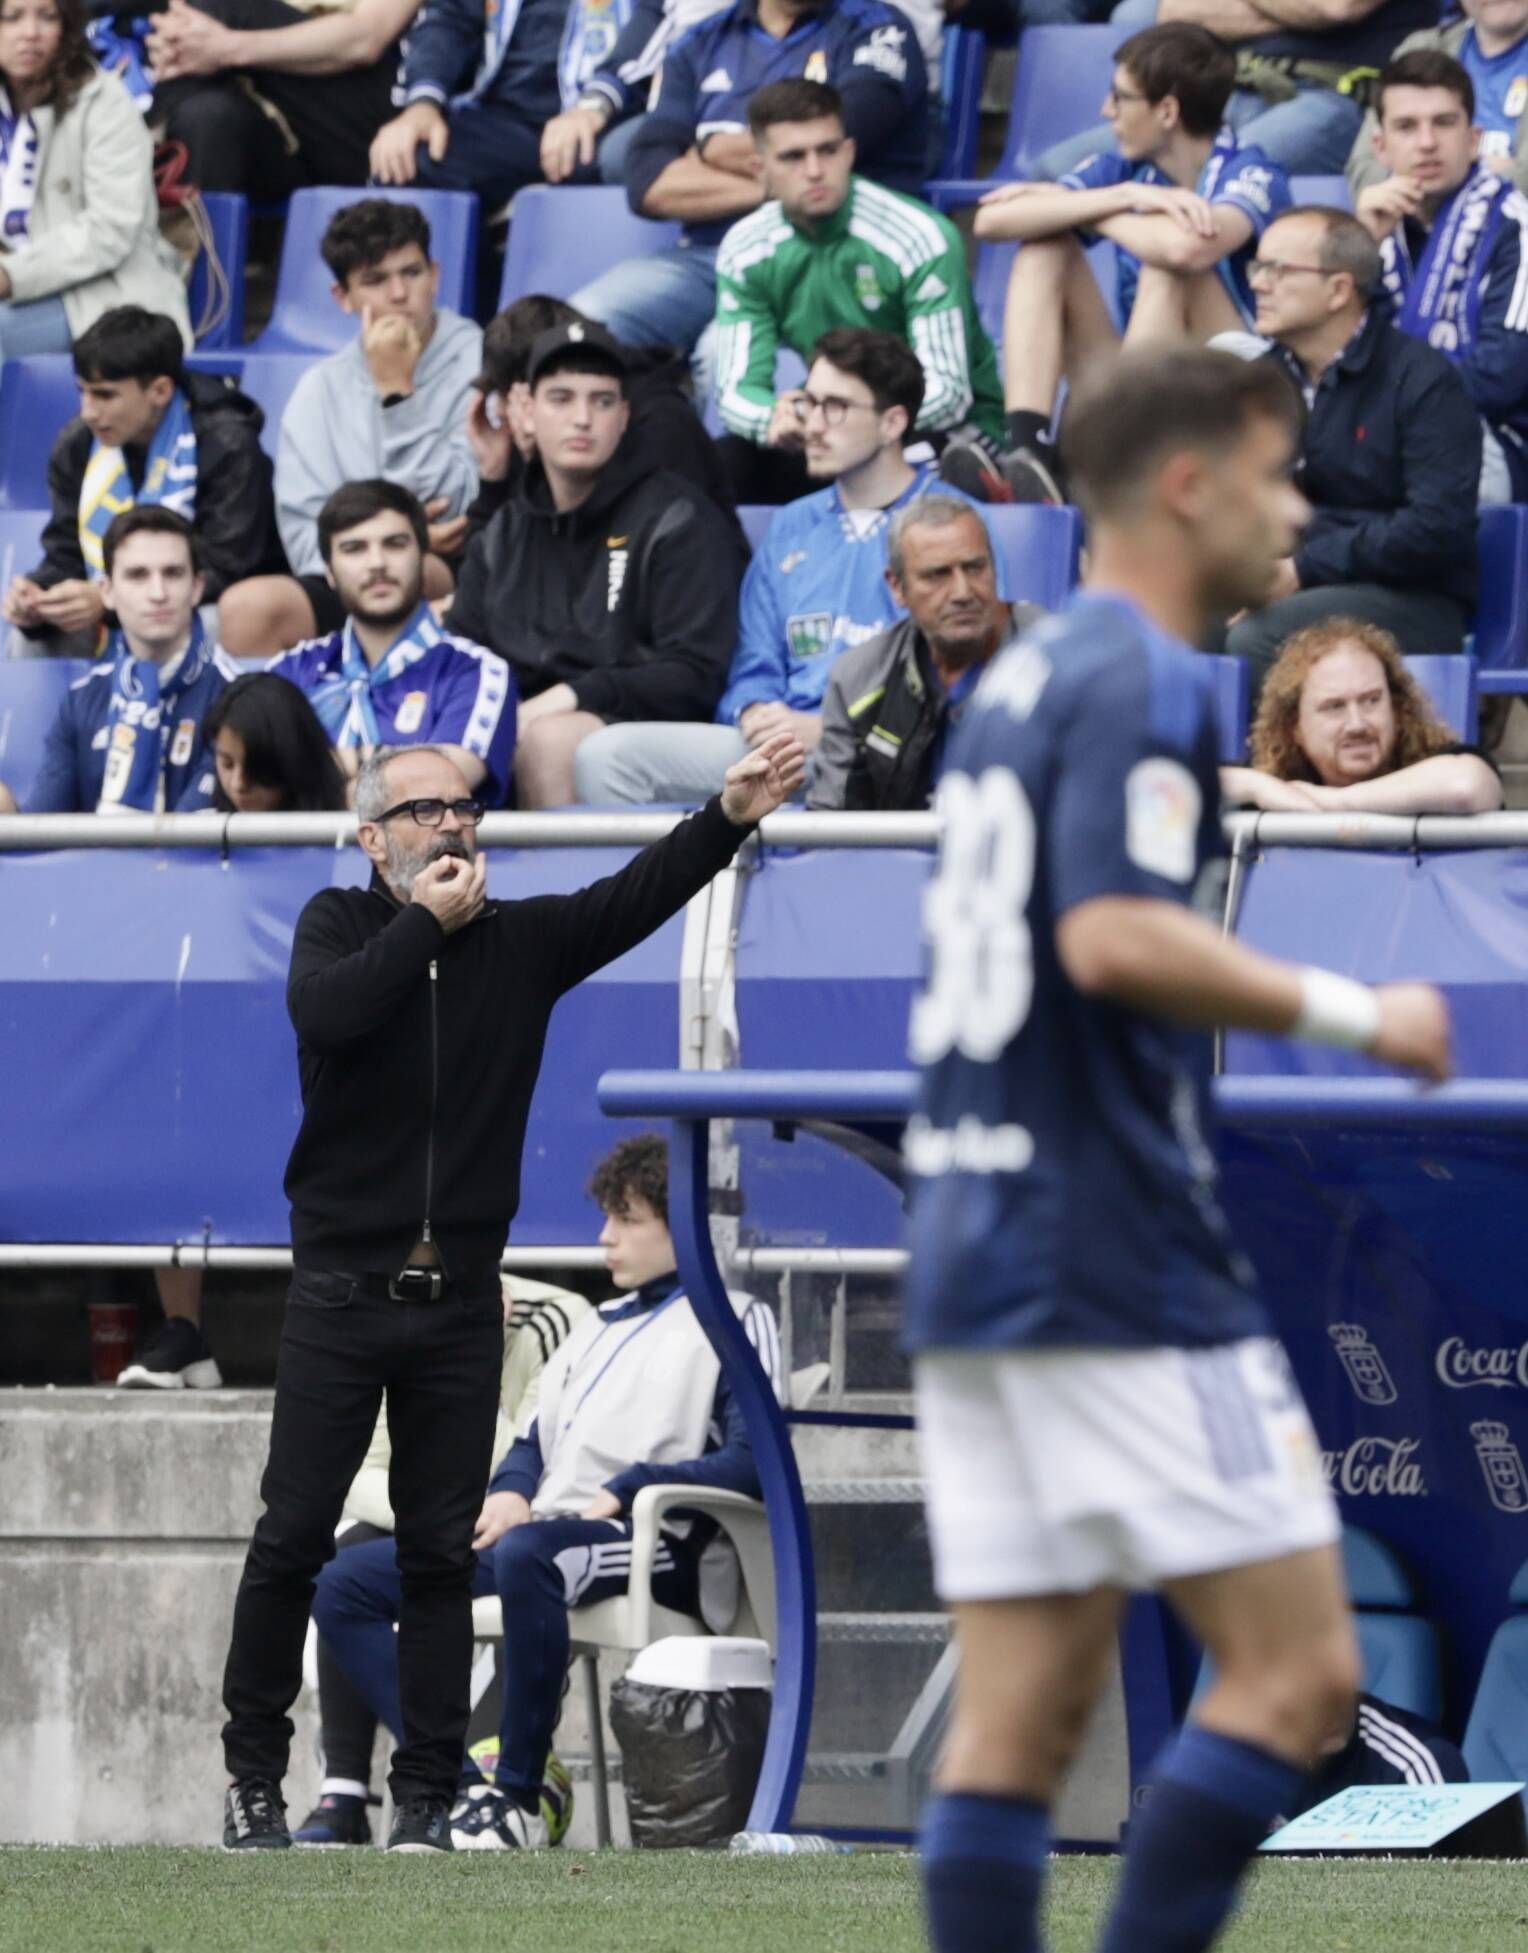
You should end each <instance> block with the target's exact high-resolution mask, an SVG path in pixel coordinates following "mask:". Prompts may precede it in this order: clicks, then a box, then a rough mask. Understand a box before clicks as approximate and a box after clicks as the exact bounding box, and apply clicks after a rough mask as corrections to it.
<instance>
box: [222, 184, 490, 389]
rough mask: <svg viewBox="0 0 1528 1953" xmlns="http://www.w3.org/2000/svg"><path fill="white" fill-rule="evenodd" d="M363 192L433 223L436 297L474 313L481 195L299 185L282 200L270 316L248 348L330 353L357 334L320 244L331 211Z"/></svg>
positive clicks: (455, 308)
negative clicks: (409, 207) (406, 206)
mask: <svg viewBox="0 0 1528 1953" xmlns="http://www.w3.org/2000/svg"><path fill="white" fill-rule="evenodd" d="M365 197H384V198H386V199H387V201H388V202H389V203H412V204H417V205H418V207H419V209H420V210H422V211H423V212H424V215H425V219H426V221H427V222H428V224H429V226H430V255H431V256H432V257H433V258H435V259H436V260H437V262H438V263H439V265H440V303H441V304H442V305H443V306H446V307H447V308H449V309H450V310H451V311H453V312H460V313H462V314H464V315H465V316H466V317H467V318H471V317H472V311H473V302H474V298H475V296H476V290H477V243H478V201H477V198H476V197H475V196H473V195H472V194H471V193H470V192H469V191H466V190H417V189H415V188H413V186H412V185H410V186H408V187H406V188H404V189H401V190H379V189H367V190H337V189H324V190H298V191H297V192H296V193H295V195H294V196H293V198H292V201H291V203H290V204H289V205H288V206H287V216H286V229H285V231H284V233H283V235H282V240H281V263H280V265H279V267H278V269H277V272H276V303H275V305H274V307H273V308H272V311H271V322H270V324H269V325H268V326H267V327H266V328H265V330H264V332H262V333H261V334H260V336H259V338H258V339H255V340H254V341H252V343H251V345H250V348H249V350H250V351H251V352H252V353H332V352H335V351H337V350H338V349H339V348H340V347H341V346H347V345H349V343H350V341H351V340H352V339H353V338H354V337H355V332H356V321H355V320H354V319H353V318H351V316H350V314H349V313H348V312H342V311H341V310H340V308H339V307H338V306H337V305H336V304H335V302H334V295H333V293H332V292H331V290H330V286H331V285H332V283H333V280H332V279H331V277H330V275H329V267H328V266H327V265H326V264H325V263H324V261H323V258H322V257H321V256H320V254H319V248H318V247H319V242H320V240H321V239H322V237H323V234H324V232H325V230H326V229H327V228H328V225H329V220H330V218H331V217H333V216H334V214H335V212H336V211H339V210H343V209H344V208H345V207H346V206H347V205H349V204H353V203H359V202H360V201H361V200H362V198H365Z"/></svg>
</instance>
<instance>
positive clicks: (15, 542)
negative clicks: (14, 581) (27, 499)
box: [0, 509, 48, 590]
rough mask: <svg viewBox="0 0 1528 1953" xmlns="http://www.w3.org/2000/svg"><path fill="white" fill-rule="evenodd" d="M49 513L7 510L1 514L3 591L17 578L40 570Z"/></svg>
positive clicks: (1, 581) (1, 579)
mask: <svg viewBox="0 0 1528 1953" xmlns="http://www.w3.org/2000/svg"><path fill="white" fill-rule="evenodd" d="M47 520H48V511H47V510H46V509H6V510H5V511H4V512H3V513H0V590H4V589H6V588H7V587H8V585H9V584H10V580H11V578H12V577H13V576H20V575H25V574H26V572H27V571H28V570H34V569H36V567H37V565H38V563H39V562H40V561H41V560H42V532H43V529H44V527H45V525H46V523H47Z"/></svg>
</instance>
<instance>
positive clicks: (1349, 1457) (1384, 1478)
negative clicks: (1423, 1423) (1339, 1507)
mask: <svg viewBox="0 0 1528 1953" xmlns="http://www.w3.org/2000/svg"><path fill="white" fill-rule="evenodd" d="M1420 1449H1421V1440H1420V1438H1354V1440H1353V1442H1352V1443H1351V1444H1350V1445H1348V1446H1347V1447H1346V1448H1345V1449H1343V1450H1341V1451H1323V1452H1322V1454H1321V1462H1322V1464H1323V1465H1324V1466H1325V1468H1326V1482H1327V1484H1328V1485H1330V1486H1331V1488H1332V1490H1333V1491H1334V1492H1341V1493H1343V1494H1344V1495H1345V1496H1346V1497H1348V1498H1353V1499H1362V1498H1386V1499H1425V1498H1426V1497H1427V1481H1426V1479H1425V1478H1423V1476H1422V1467H1421V1466H1420V1465H1419V1464H1418V1463H1417V1462H1416V1454H1417V1452H1418V1451H1419V1450H1420Z"/></svg>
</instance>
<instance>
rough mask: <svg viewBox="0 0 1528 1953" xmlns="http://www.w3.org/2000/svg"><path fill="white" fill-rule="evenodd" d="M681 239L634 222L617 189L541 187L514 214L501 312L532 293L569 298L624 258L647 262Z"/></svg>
mask: <svg viewBox="0 0 1528 1953" xmlns="http://www.w3.org/2000/svg"><path fill="white" fill-rule="evenodd" d="M678 240H679V226H678V225H677V224H663V223H657V222H655V221H654V220H653V219H652V218H650V217H636V216H633V214H632V211H631V206H630V205H629V204H628V203H627V201H626V192H625V191H624V190H622V189H620V188H618V187H613V186H611V185H608V184H588V185H584V186H581V187H580V186H578V185H572V184H563V185H560V186H553V185H550V184H545V183H538V184H536V185H534V186H533V187H532V188H530V189H528V190H522V191H520V193H519V194H518V196H516V198H515V207H514V209H513V211H512V212H511V214H510V220H509V243H508V245H507V246H506V247H505V251H504V276H503V278H502V279H501V280H500V283H499V309H500V311H502V310H503V309H504V307H505V306H506V305H508V304H509V303H510V302H511V301H512V300H513V299H517V298H524V297H526V296H527V295H528V294H529V293H531V292H540V293H544V294H545V296H546V297H548V298H571V297H572V296H573V294H574V292H576V291H577V290H578V289H579V288H580V286H583V285H587V284H588V283H589V281H590V280H591V279H593V278H597V277H598V276H599V274H600V273H601V272H602V271H608V270H609V269H610V267H611V265H613V264H619V263H620V261H621V260H622V259H623V258H645V257H646V256H647V255H648V254H649V253H650V252H653V251H661V250H663V249H664V248H665V247H666V246H668V245H670V244H675V243H677V242H678Z"/></svg>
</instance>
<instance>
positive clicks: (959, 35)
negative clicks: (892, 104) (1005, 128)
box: [939, 27, 987, 177]
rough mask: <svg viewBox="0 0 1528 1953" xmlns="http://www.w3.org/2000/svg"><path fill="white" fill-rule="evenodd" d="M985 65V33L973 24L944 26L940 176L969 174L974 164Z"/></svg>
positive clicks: (941, 74)
mask: <svg viewBox="0 0 1528 1953" xmlns="http://www.w3.org/2000/svg"><path fill="white" fill-rule="evenodd" d="M986 69H987V37H986V35H985V34H982V33H980V32H979V31H978V30H977V29H976V28H974V27H946V29H945V30H944V52H943V56H942V59H941V65H940V70H939V92H940V95H941V96H942V97H943V100H944V154H943V156H942V157H941V158H940V160H939V174H940V175H941V176H953V177H968V176H970V174H971V172H972V171H973V170H974V169H975V168H976V145H977V140H978V138H979V136H980V135H981V118H982V77H983V76H984V75H985V73H986Z"/></svg>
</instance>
